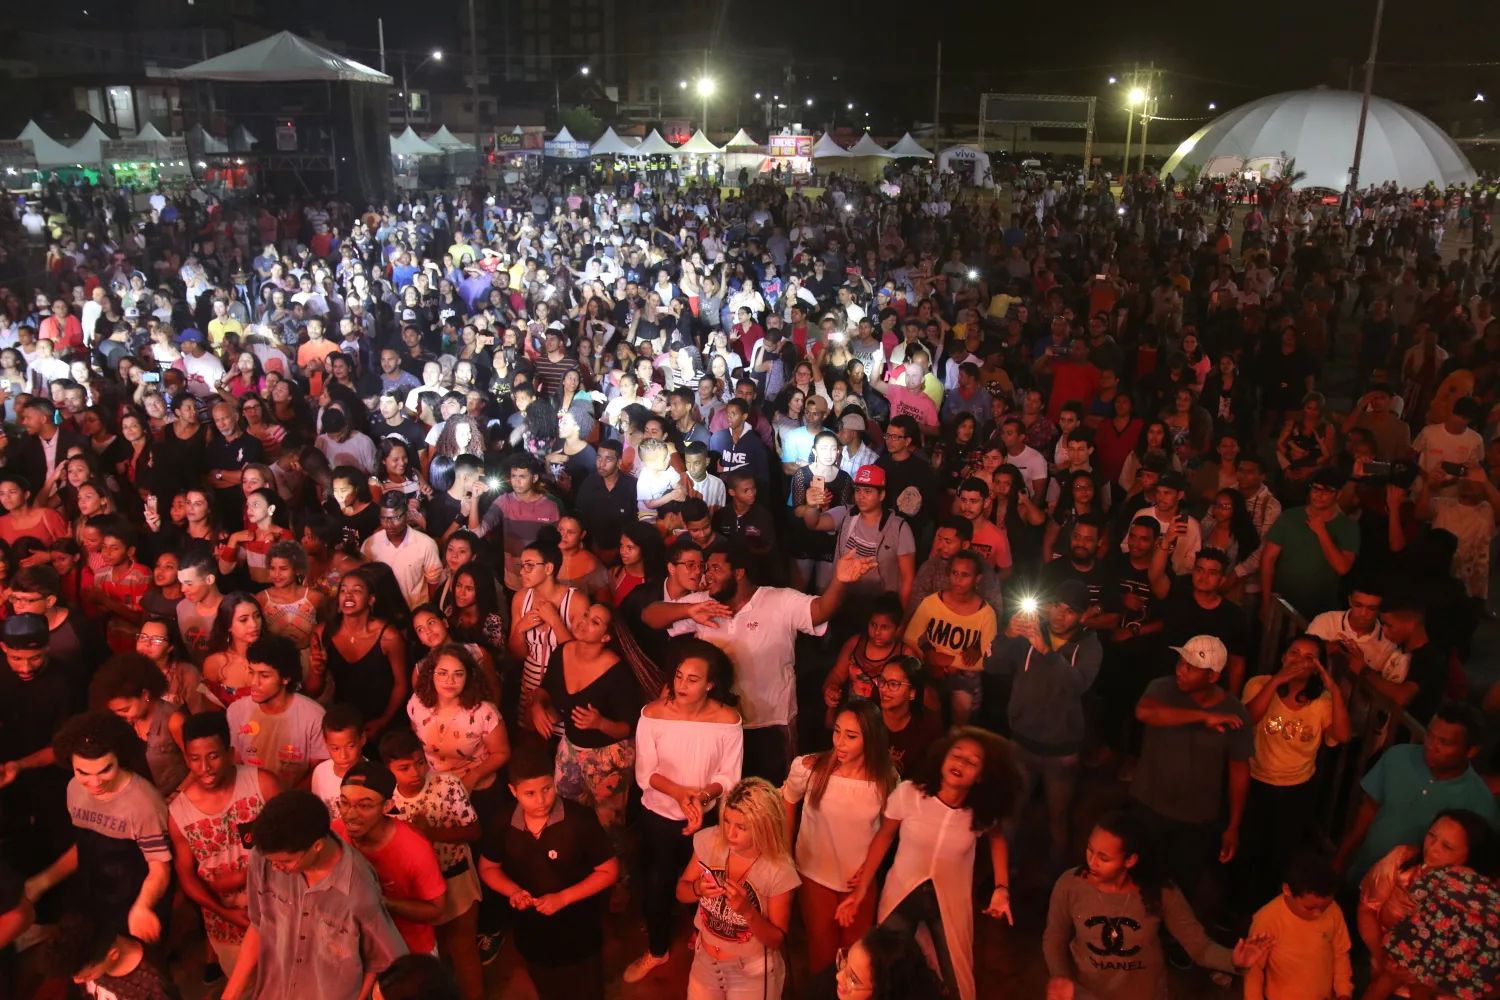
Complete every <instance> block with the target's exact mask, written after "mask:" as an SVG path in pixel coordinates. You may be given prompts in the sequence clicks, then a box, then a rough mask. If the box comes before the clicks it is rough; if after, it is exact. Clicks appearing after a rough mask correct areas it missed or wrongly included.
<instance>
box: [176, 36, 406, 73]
mask: <svg viewBox="0 0 1500 1000" xmlns="http://www.w3.org/2000/svg"><path fill="white" fill-rule="evenodd" d="M172 75H173V76H175V77H177V78H178V79H180V80H222V81H224V82H226V83H261V82H264V83H285V82H288V81H293V80H347V81H351V82H354V83H384V84H389V83H391V82H392V81H391V78H390V77H389V76H386V75H385V74H384V73H382V72H380V71H379V70H375V69H371V68H370V67H368V66H366V65H365V64H364V63H360V62H355V61H354V60H353V59H348V58H346V57H344V56H341V55H339V54H338V53H336V52H330V51H328V50H327V49H325V48H323V47H322V46H321V45H314V44H313V43H312V42H309V41H308V40H307V39H305V38H302V37H300V36H298V35H294V34H292V33H291V32H290V31H282V32H279V33H277V34H274V35H272V36H271V37H270V38H263V39H261V40H260V41H258V42H252V43H251V44H249V45H246V46H245V47H244V48H240V49H235V50H234V51H233V52H225V53H224V54H223V55H219V56H214V57H213V58H212V59H205V60H203V61H202V62H199V63H194V64H193V65H191V66H189V67H187V68H186V69H179V70H174V71H173V72H172Z"/></svg>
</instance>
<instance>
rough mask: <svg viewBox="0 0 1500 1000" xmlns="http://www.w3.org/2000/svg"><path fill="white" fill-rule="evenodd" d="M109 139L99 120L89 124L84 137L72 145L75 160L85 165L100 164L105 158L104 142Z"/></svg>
mask: <svg viewBox="0 0 1500 1000" xmlns="http://www.w3.org/2000/svg"><path fill="white" fill-rule="evenodd" d="M108 141H109V135H108V134H107V133H105V131H104V130H103V129H102V128H100V127H99V123H98V122H94V123H93V124H91V125H90V126H89V130H88V131H87V132H85V133H83V138H81V139H79V140H78V141H77V142H75V143H73V145H72V146H71V147H70V149H71V150H72V153H73V162H74V163H82V164H83V165H84V166H98V165H99V164H100V162H101V161H102V160H103V159H104V150H103V149H102V148H101V144H102V143H106V142H108Z"/></svg>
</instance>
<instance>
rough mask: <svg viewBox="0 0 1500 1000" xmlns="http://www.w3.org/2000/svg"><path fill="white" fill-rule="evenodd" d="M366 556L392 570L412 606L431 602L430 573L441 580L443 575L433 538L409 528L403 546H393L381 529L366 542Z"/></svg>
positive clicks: (403, 594) (402, 594)
mask: <svg viewBox="0 0 1500 1000" xmlns="http://www.w3.org/2000/svg"><path fill="white" fill-rule="evenodd" d="M364 553H365V558H366V559H368V560H370V561H371V562H383V563H385V564H386V565H387V566H389V567H390V568H391V571H392V572H393V573H395V574H396V582H397V583H398V584H400V586H401V596H403V597H405V598H406V603H407V605H408V606H409V607H413V608H415V607H416V606H417V605H419V604H426V603H427V602H428V601H429V600H431V598H430V597H429V589H428V579H427V574H428V573H429V572H431V573H433V574H434V578H435V579H441V574H442V573H443V561H442V560H441V559H440V558H438V550H437V543H436V542H434V541H433V540H432V538H431V537H429V536H428V535H424V534H423V533H422V532H420V531H418V530H417V529H416V528H411V527H408V528H407V529H406V537H405V538H403V539H401V544H400V545H392V544H391V540H390V539H389V538H387V537H386V534H385V531H384V530H380V531H377V532H375V534H373V535H371V536H370V537H369V538H367V539H365V545H364Z"/></svg>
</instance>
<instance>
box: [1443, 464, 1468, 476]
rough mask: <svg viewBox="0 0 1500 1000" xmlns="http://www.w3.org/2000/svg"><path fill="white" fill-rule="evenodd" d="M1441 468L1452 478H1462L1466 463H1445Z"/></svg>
mask: <svg viewBox="0 0 1500 1000" xmlns="http://www.w3.org/2000/svg"><path fill="white" fill-rule="evenodd" d="M1441 468H1442V470H1443V471H1444V472H1446V473H1448V475H1450V476H1461V475H1463V474H1464V463H1462V462H1444V463H1443V464H1442V466H1441Z"/></svg>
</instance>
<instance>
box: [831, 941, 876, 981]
mask: <svg viewBox="0 0 1500 1000" xmlns="http://www.w3.org/2000/svg"><path fill="white" fill-rule="evenodd" d="M833 965H834V968H835V969H836V970H837V972H838V974H839V975H841V976H848V977H849V984H848V985H849V988H850V989H855V990H873V989H874V988H875V987H873V986H866V985H865V984H864V983H862V982H860V981H859V977H858V976H856V975H855V974H854V973H853V972H852V971H850V969H849V953H848V952H847V951H845V950H844V949H842V948H840V949H839V950H838V951H837V952H835V953H834V956H833Z"/></svg>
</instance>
